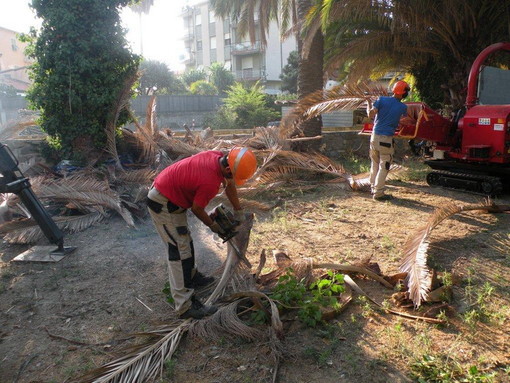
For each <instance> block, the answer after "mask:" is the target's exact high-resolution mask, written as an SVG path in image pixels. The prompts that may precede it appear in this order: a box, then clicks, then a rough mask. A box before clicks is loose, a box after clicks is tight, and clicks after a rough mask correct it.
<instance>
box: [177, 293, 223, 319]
mask: <svg viewBox="0 0 510 383" xmlns="http://www.w3.org/2000/svg"><path fill="white" fill-rule="evenodd" d="M216 311H218V308H217V307H216V306H206V305H203V304H202V302H200V301H199V300H198V299H196V298H195V297H192V298H191V307H190V308H189V309H188V310H186V311H185V312H183V313H182V314H181V315H179V318H181V319H188V318H193V319H202V318H204V317H206V316H209V315H212V314H214V313H215V312H216Z"/></svg>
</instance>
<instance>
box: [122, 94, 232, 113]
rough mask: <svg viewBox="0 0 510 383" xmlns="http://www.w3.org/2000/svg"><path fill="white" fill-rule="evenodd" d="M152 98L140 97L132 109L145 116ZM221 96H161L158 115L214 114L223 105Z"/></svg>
mask: <svg viewBox="0 0 510 383" xmlns="http://www.w3.org/2000/svg"><path fill="white" fill-rule="evenodd" d="M149 100H150V96H138V97H137V98H135V99H134V100H132V101H131V107H132V108H133V110H134V111H135V114H136V115H139V116H143V115H145V111H146V108H147V104H148V102H149ZM222 100H223V99H222V97H220V96H198V95H190V96H172V95H161V96H157V98H156V113H157V114H172V113H182V112H184V113H188V112H212V111H215V110H216V109H218V107H219V106H220V105H221V104H222V102H223V101H222Z"/></svg>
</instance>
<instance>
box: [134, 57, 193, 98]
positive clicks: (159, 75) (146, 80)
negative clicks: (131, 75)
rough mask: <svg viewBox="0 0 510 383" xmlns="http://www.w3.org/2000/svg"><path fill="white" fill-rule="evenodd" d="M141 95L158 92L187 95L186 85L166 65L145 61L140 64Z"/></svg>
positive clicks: (154, 61) (139, 89)
mask: <svg viewBox="0 0 510 383" xmlns="http://www.w3.org/2000/svg"><path fill="white" fill-rule="evenodd" d="M140 72H141V76H140V86H139V88H138V91H139V93H140V94H145V95H147V94H149V93H151V90H152V91H157V93H158V94H185V93H187V90H186V85H185V84H184V83H183V82H182V80H181V79H180V78H178V77H177V76H176V75H175V74H174V73H173V72H172V71H171V70H170V69H168V66H167V65H166V64H165V63H162V62H160V61H156V60H143V61H142V62H141V64H140Z"/></svg>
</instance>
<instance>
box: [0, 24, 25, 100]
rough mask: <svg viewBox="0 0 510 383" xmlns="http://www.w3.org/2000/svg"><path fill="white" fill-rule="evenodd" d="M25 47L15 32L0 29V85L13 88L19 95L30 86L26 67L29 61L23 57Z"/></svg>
mask: <svg viewBox="0 0 510 383" xmlns="http://www.w3.org/2000/svg"><path fill="white" fill-rule="evenodd" d="M25 47H26V43H22V42H21V41H19V40H18V37H17V32H15V31H12V30H10V29H7V28H3V27H0V84H5V85H10V86H13V87H14V88H16V89H17V90H18V91H19V92H20V93H22V92H25V91H26V90H27V89H28V87H29V85H30V79H29V77H28V71H27V66H29V65H30V64H31V60H30V59H29V58H28V57H26V56H25V53H24V52H25Z"/></svg>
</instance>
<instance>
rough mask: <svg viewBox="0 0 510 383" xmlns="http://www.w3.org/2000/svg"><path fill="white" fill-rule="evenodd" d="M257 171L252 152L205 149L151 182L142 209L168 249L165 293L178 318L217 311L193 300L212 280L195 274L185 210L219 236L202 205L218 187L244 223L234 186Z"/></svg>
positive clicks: (235, 216)
mask: <svg viewBox="0 0 510 383" xmlns="http://www.w3.org/2000/svg"><path fill="white" fill-rule="evenodd" d="M256 169H257V160H256V158H255V155H254V154H253V152H252V151H251V150H249V149H248V148H239V147H236V148H233V149H232V150H231V151H230V152H229V153H228V154H227V155H225V154H224V153H222V152H220V151H206V152H201V153H198V154H195V155H194V156H191V157H188V158H185V159H183V160H180V161H178V162H176V163H174V164H172V165H170V166H168V167H167V168H165V169H164V170H163V171H162V172H161V173H160V174H159V175H158V176H157V177H156V179H155V180H154V183H153V185H152V187H151V189H150V190H149V194H148V198H147V206H148V208H149V213H150V216H151V218H152V221H153V223H154V226H155V227H156V229H157V231H158V233H159V235H160V237H161V239H162V240H163V242H164V243H165V244H166V245H167V250H168V273H169V282H170V289H171V291H172V297H173V299H174V304H175V310H176V312H177V314H178V315H179V317H180V318H183V319H184V318H195V319H201V318H203V317H205V316H207V315H210V314H213V313H214V312H215V311H216V308H215V307H214V306H205V305H202V303H200V301H198V300H197V299H195V297H194V288H197V287H200V286H204V285H207V284H210V283H211V282H213V281H214V278H212V277H206V276H204V275H203V274H202V273H200V272H198V271H197V270H196V267H195V253H194V249H193V241H192V238H191V236H190V232H189V229H188V221H187V218H186V211H187V209H191V211H192V212H193V214H195V215H196V216H197V218H198V219H199V220H200V221H202V222H203V223H204V224H205V225H206V226H208V227H209V228H210V229H211V230H212V231H213V232H215V233H218V234H221V235H224V234H225V233H223V231H222V228H221V227H220V226H219V225H218V223H216V222H214V221H213V219H212V218H211V217H209V215H208V214H207V213H206V211H205V207H206V206H207V204H208V203H209V201H211V199H213V198H214V197H215V196H216V194H218V191H219V189H220V186H221V185H223V186H225V194H226V196H227V198H228V199H229V201H230V203H231V204H232V206H233V207H234V218H235V219H236V220H237V221H239V222H243V221H244V220H245V214H244V211H243V209H242V208H241V205H240V203H239V198H238V197H237V189H236V185H242V184H244V183H245V182H246V181H247V180H248V179H250V178H251V177H252V176H253V174H254V173H255V170H256Z"/></svg>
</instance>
